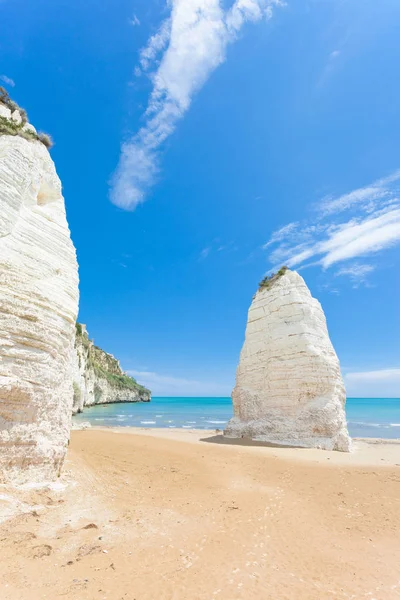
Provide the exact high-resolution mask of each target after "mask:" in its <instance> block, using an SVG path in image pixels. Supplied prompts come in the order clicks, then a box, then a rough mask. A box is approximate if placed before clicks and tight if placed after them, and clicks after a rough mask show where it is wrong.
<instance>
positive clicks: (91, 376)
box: [72, 323, 151, 414]
mask: <svg viewBox="0 0 400 600" xmlns="http://www.w3.org/2000/svg"><path fill="white" fill-rule="evenodd" d="M73 380H74V382H73V387H74V402H73V408H72V410H73V413H74V414H75V413H77V412H81V411H82V410H83V408H84V407H85V406H93V405H94V404H108V403H112V402H149V401H150V399H151V392H150V391H149V390H148V389H146V388H145V387H143V386H142V385H139V384H138V383H137V382H136V380H135V379H134V378H133V377H130V376H129V375H127V374H126V373H124V371H122V369H121V366H120V364H119V361H118V360H117V359H116V358H114V356H112V354H107V352H104V350H102V349H101V348H99V347H98V346H95V345H94V343H93V342H92V341H91V340H90V339H89V336H88V334H87V331H86V327H85V325H81V324H80V323H77V324H76V339H75V356H74V374H73Z"/></svg>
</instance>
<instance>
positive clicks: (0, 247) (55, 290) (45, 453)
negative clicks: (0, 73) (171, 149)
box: [0, 104, 78, 483]
mask: <svg viewBox="0 0 400 600" xmlns="http://www.w3.org/2000/svg"><path fill="white" fill-rule="evenodd" d="M16 113H18V114H16ZM0 117H1V123H0V124H1V129H0V482H1V483H4V482H16V483H23V482H40V481H46V480H51V479H54V478H55V477H56V476H57V475H58V474H59V472H60V468H61V466H62V464H63V461H64V457H65V453H66V450H67V445H68V440H69V431H70V423H71V409H72V400H73V387H72V368H73V357H74V339H75V321H76V315H77V309H78V268H77V262H76V255H75V249H74V246H73V244H72V241H71V238H70V232H69V228H68V223H67V220H66V214H65V206H64V199H63V197H62V193H61V183H60V180H59V178H58V176H57V173H56V170H55V167H54V163H53V161H52V159H51V157H50V155H49V152H48V150H47V149H46V147H45V146H44V145H43V144H42V143H41V142H40V141H37V139H35V136H36V133H35V130H34V128H33V127H32V126H31V125H30V124H29V123H26V122H25V120H24V119H22V120H21V115H20V113H19V111H18V110H14V111H13V112H11V111H10V109H9V108H8V107H7V106H5V105H4V104H0ZM7 120H10V123H11V121H12V123H11V125H10V126H9V127H8V125H7V123H8V121H7ZM8 131H11V132H12V133H11V135H7V134H5V132H8ZM22 136H23V137H22ZM30 136H32V137H30ZM36 137H37V136H36Z"/></svg>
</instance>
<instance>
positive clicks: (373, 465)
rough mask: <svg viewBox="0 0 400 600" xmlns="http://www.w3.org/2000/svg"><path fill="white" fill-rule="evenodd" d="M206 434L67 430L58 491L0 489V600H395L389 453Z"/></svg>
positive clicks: (398, 462)
mask: <svg viewBox="0 0 400 600" xmlns="http://www.w3.org/2000/svg"><path fill="white" fill-rule="evenodd" d="M215 438H218V434H216V432H215V430H182V429H177V430H172V429H150V428H127V427H119V428H116V427H110V428H109V427H107V428H105V427H91V428H88V429H86V430H84V431H73V432H72V436H71V444H70V448H69V451H68V455H67V460H66V464H65V467H64V471H63V475H62V477H61V478H60V480H59V482H57V483H56V484H53V485H51V486H47V487H41V488H32V486H25V487H23V488H19V489H18V490H16V491H15V490H14V491H13V490H11V489H5V488H4V487H3V489H1V490H0V508H4V507H8V509H9V511H10V514H9V515H8V519H7V520H6V521H4V522H3V523H1V524H0V553H1V555H2V556H4V559H3V560H2V561H1V563H0V589H1V590H2V599H4V600H28V599H29V600H39V599H40V600H42V599H44V598H54V597H63V598H66V599H67V600H72V599H74V600H75V599H78V600H85V599H89V598H94V597H96V598H101V599H107V600H110V599H113V600H114V598H115V599H119V598H122V599H124V598H129V599H133V598H136V599H140V600H154V598H157V599H158V600H171V599H172V598H173V599H174V600H187V599H188V598H196V600H210V599H213V598H216V599H217V600H236V599H237V600H239V599H240V600H245V599H246V600H247V599H250V600H273V599H276V598H285V599H288V600H321V598H324V599H327V600H338V599H343V600H344V599H346V598H350V597H353V598H360V599H361V598H364V597H365V598H369V597H373V598H375V599H376V600H395V598H397V597H398V594H399V591H400V581H399V577H398V564H399V561H400V546H399V543H398V531H399V529H400V498H399V494H398V489H399V483H400V470H399V466H400V444H399V443H392V442H391V441H387V440H385V442H384V443H376V442H373V443H369V442H368V443H367V442H364V441H360V440H357V441H356V447H355V450H354V452H352V453H350V454H349V453H341V452H328V451H324V450H314V449H311V450H310V449H298V448H276V447H267V446H259V445H250V446H247V445H244V444H243V443H242V444H240V445H238V444H231V443H229V444H223V443H222V444H221V443H218V442H220V439H219V438H218V439H215ZM202 439H203V440H204V441H201V440H202ZM230 441H231V440H230ZM388 442H389V443H388ZM17 499H18V500H17ZM13 501H14V504H13ZM17 501H18V502H19V503H20V505H19V506H17V504H16V503H17ZM13 510H14V513H12V511H13ZM371 594H372V595H371Z"/></svg>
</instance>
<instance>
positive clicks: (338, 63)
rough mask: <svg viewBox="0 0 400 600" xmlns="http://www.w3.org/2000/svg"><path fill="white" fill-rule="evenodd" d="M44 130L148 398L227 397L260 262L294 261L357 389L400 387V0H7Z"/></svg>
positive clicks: (79, 240) (110, 331) (101, 337)
mask: <svg viewBox="0 0 400 600" xmlns="http://www.w3.org/2000/svg"><path fill="white" fill-rule="evenodd" d="M0 13H1V17H0V30H1V35H0V52H1V66H0V76H1V78H2V82H3V84H4V85H6V87H7V88H8V90H9V91H10V93H11V95H12V97H13V98H14V99H15V100H16V101H17V102H19V103H20V104H21V105H22V106H24V107H25V108H26V109H27V111H28V114H29V116H30V119H31V121H32V123H33V124H34V125H35V126H36V127H37V128H38V129H41V130H44V131H47V132H49V133H51V134H52V136H53V138H54V140H55V146H54V148H53V150H52V156H53V158H54V160H55V163H56V167H57V170H58V173H59V175H60V178H61V180H62V182H63V189H64V196H65V201H66V207H67V214H68V220H69V224H70V228H71V233H72V237H73V240H74V243H75V245H76V248H77V253H78V261H79V265H80V281H81V282H80V293H81V300H80V316H79V318H80V320H81V321H82V322H84V323H86V324H87V326H88V330H89V333H90V335H91V336H92V337H93V338H94V339H95V342H96V343H97V344H98V345H100V346H102V347H103V348H104V349H106V350H107V351H109V352H112V353H113V354H114V355H116V356H118V357H119V358H120V359H121V363H122V366H123V367H124V368H125V369H127V370H129V371H130V372H132V373H134V374H135V375H136V377H137V379H138V380H139V381H141V382H143V383H146V384H148V385H149V386H150V387H151V389H152V390H153V393H154V395H160V394H162V395H175V394H176V395H229V394H230V390H231V388H232V386H233V384H234V374H235V368H236V364H237V361H238V357H239V352H240V348H241V345H242V342H243V337H244V328H245V323H246V314H247V309H248V306H249V304H250V302H251V298H252V295H253V293H254V291H255V290H256V288H257V284H258V281H259V280H260V279H261V277H262V276H263V275H264V273H265V272H267V271H269V270H270V269H273V268H274V267H276V266H280V265H281V264H282V263H286V264H289V265H290V266H292V267H293V268H296V269H299V270H300V272H301V274H302V275H303V277H304V278H305V279H306V282H307V284H308V285H309V287H310V289H311V291H312V293H313V295H314V296H316V297H317V298H318V299H319V300H320V301H321V303H322V305H323V308H324V310H325V313H326V316H327V320H328V327H329V331H330V334H331V338H332V341H333V343H334V346H335V348H336V351H337V353H338V355H339V358H340V361H341V365H342V369H343V372H344V374H345V380H346V385H347V389H348V395H349V396H364V395H368V396H379V395H382V396H386V395H388V396H400V360H399V355H400V352H399V350H400V347H399V333H400V317H399V300H398V299H399V292H400V289H399V287H400V286H399V281H400V278H399V274H398V263H399V260H398V259H399V242H400V109H399V94H400V80H399V78H398V65H399V61H400V37H399V36H398V31H399V29H400V3H399V2H398V1H397V0H381V1H380V2H379V3H377V2H376V1H375V0H364V1H363V2H359V1H356V0H341V1H339V0H310V1H307V0H287V1H286V2H285V3H284V2H279V1H270V2H268V1H264V0H236V1H235V0H229V1H228V0H220V1H218V0H191V1H190V2H189V1H184V0H170V2H166V1H161V0H146V1H132V0H130V1H128V0H120V2H118V3H115V2H111V1H104V2H102V3H98V2H95V1H94V0H86V2H81V1H79V2H78V0H58V1H57V2H50V0H36V1H35V2H34V3H33V2H27V1H26V0H24V1H22V0H13V1H11V0H3V1H1V2H0Z"/></svg>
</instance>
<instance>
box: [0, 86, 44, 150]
mask: <svg viewBox="0 0 400 600" xmlns="http://www.w3.org/2000/svg"><path fill="white" fill-rule="evenodd" d="M0 103H1V104H4V106H6V107H7V108H9V109H10V111H11V112H12V113H13V112H14V111H15V110H17V111H18V112H19V114H20V115H21V122H20V123H17V122H16V121H14V120H12V119H7V118H6V117H2V116H0V135H18V136H20V137H23V138H24V139H25V140H37V141H39V142H42V144H43V145H44V146H46V148H51V147H52V145H53V142H52V139H51V137H50V136H49V135H48V134H47V133H36V132H35V131H33V130H32V129H24V127H25V125H26V124H27V123H28V115H27V114H26V110H24V109H23V108H21V107H20V106H18V104H17V103H16V102H14V101H13V100H11V98H10V96H9V95H8V92H7V91H6V90H5V89H4V88H3V87H1V86H0Z"/></svg>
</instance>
